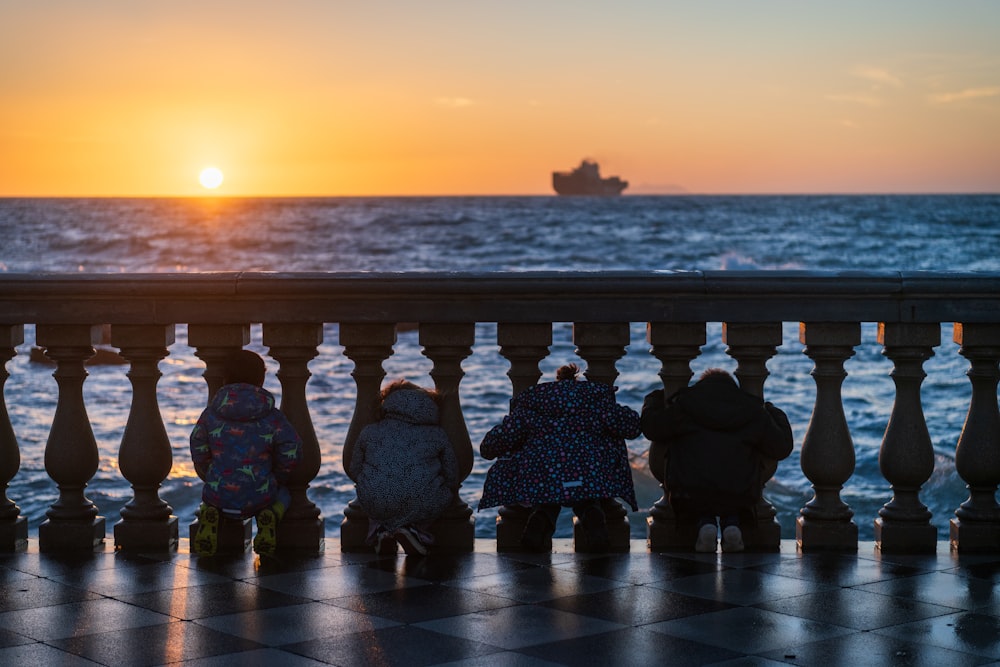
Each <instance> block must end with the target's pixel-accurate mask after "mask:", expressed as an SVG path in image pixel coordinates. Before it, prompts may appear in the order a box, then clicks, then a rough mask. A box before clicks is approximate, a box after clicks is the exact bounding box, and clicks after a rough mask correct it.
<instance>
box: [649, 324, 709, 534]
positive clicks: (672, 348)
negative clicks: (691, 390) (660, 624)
mask: <svg viewBox="0 0 1000 667" xmlns="http://www.w3.org/2000/svg"><path fill="white" fill-rule="evenodd" d="M646 340H647V341H648V342H649V344H650V345H651V348H650V354H652V355H653V356H654V357H656V358H657V359H658V360H659V361H660V371H659V376H660V380H661V381H662V382H663V398H664V400H666V399H668V398H670V396H672V395H673V394H674V393H675V392H677V391H678V390H680V389H683V388H684V387H686V386H688V384H689V383H690V382H691V376H692V375H693V373H692V372H691V362H692V361H693V360H694V359H695V358H697V357H698V355H699V354H700V353H701V348H702V346H703V345H704V344H705V342H706V338H705V323H704V322H650V323H648V324H647V325H646ZM667 454H668V453H667V446H666V444H665V443H662V442H651V443H650V445H649V471H650V472H651V473H652V475H653V477H655V478H656V479H657V480H659V482H660V484H661V485H662V486H663V497H661V498H660V499H659V500H657V501H656V503H655V504H654V505H653V507H652V509H651V510H650V512H649V517H648V518H647V519H646V536H647V540H648V542H649V548H650V550H651V551H660V552H662V551H691V550H692V549H693V548H694V542H695V538H696V535H695V532H696V529H697V526H695V523H694V520H693V519H690V520H687V521H684V520H681V521H679V520H678V517H677V515H676V513H675V512H674V509H673V507H671V506H670V501H669V499H668V488H667V485H666V481H667V480H666V465H667V458H668V455H667Z"/></svg>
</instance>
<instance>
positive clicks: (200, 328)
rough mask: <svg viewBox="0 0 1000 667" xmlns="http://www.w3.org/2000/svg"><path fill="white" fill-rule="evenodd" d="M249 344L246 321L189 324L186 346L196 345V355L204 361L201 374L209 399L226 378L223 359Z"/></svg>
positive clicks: (248, 328) (210, 399) (209, 400)
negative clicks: (239, 322)
mask: <svg viewBox="0 0 1000 667" xmlns="http://www.w3.org/2000/svg"><path fill="white" fill-rule="evenodd" d="M249 343H250V326H249V325H247V324H189V325H188V345H191V346H192V347H194V348H195V352H194V354H195V356H196V357H198V358H199V359H201V360H202V361H204V362H205V372H204V373H202V377H204V378H205V382H206V383H207V384H208V400H206V401H205V403H206V404H207V403H211V402H212V397H213V396H215V393H216V392H217V391H219V389H221V388H222V383H223V381H224V378H225V368H224V366H225V361H226V357H228V356H229V355H230V354H232V353H233V352H235V351H236V350H239V349H240V348H242V347H245V346H246V345H248V344H249Z"/></svg>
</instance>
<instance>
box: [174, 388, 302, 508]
mask: <svg viewBox="0 0 1000 667" xmlns="http://www.w3.org/2000/svg"><path fill="white" fill-rule="evenodd" d="M191 459H192V461H193V462H194V465H195V469H196V470H197V471H198V474H199V475H200V476H201V477H202V479H204V480H205V488H204V490H203V491H202V500H203V501H204V502H205V503H207V504H209V505H212V506H214V507H217V508H219V509H221V510H231V511H233V512H239V514H240V515H241V516H243V517H250V516H253V515H255V514H256V513H257V512H259V511H260V510H262V509H264V508H266V507H269V506H271V505H273V504H274V503H275V502H281V503H282V504H283V505H284V506H285V507H286V508H287V507H288V504H289V502H290V501H291V496H290V494H289V492H288V489H287V488H286V487H285V485H286V483H287V482H288V475H289V474H290V473H291V472H292V470H293V469H294V468H295V466H296V465H298V463H299V462H300V461H301V460H302V440H301V439H300V438H299V436H298V434H297V433H296V432H295V429H294V428H292V425H291V424H290V423H289V422H288V419H286V418H285V415H284V414H282V413H281V411H279V410H278V409H277V408H276V407H274V396H273V395H271V393H270V392H269V391H267V390H266V389H264V388H262V387H257V386H255V385H252V384H243V383H238V384H227V385H226V386H224V387H222V388H221V389H220V390H219V391H218V392H216V394H215V396H214V397H213V398H212V402H211V403H210V404H209V406H208V407H207V408H205V410H204V412H202V413H201V416H200V417H199V418H198V423H197V424H195V427H194V430H193V431H192V432H191Z"/></svg>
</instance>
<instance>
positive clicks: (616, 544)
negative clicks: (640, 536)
mask: <svg viewBox="0 0 1000 667" xmlns="http://www.w3.org/2000/svg"><path fill="white" fill-rule="evenodd" d="M607 525H608V538H609V542H610V546H609V547H608V552H609V553H616V554H627V553H628V552H629V548H630V546H631V545H630V543H631V540H632V525H631V524H630V523H629V521H628V516H626V517H625V518H623V519H622V520H621V521H615V520H613V518H611V517H609V518H608V524H607ZM573 551H575V552H577V553H592V552H593V550H592V549H591V548H590V540H588V539H587V531H586V530H584V529H583V526H582V525H581V523H580V517H577V516H575V517H573Z"/></svg>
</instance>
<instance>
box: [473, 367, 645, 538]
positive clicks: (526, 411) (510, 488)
mask: <svg viewBox="0 0 1000 667" xmlns="http://www.w3.org/2000/svg"><path fill="white" fill-rule="evenodd" d="M578 373H579V368H577V366H576V364H568V365H566V366H562V367H561V368H559V370H558V371H556V381H555V382H543V383H541V384H537V385H535V386H533V387H530V388H528V389H526V390H524V391H523V392H521V393H520V394H518V395H517V396H516V397H515V398H514V400H512V401H511V411H510V414H509V415H507V416H506V417H504V418H503V421H502V422H501V423H500V424H498V425H496V426H494V427H493V428H492V429H490V431H489V432H488V433H487V434H486V436H485V437H484V438H483V442H482V445H480V453H481V454H482V455H483V458H486V459H497V461H496V463H494V464H493V465H492V466H490V469H489V471H488V472H487V474H486V482H485V484H484V485H483V497H482V500H481V501H480V502H479V508H480V509H483V508H485V507H495V506H497V505H528V506H530V507H531V514H529V515H528V520H527V524H526V526H525V529H524V533H523V535H522V536H521V546H522V547H524V548H525V549H527V550H529V551H544V550H546V549H548V548H549V544H550V539H551V537H552V533H553V532H554V531H555V522H556V518H557V517H558V516H559V512H560V510H561V508H562V507H563V506H569V507H572V508H573V512H574V514H576V516H577V517H579V518H580V522H581V525H582V527H583V529H584V530H585V531H586V533H587V537H588V544H589V545H590V550H591V551H606V550H607V549H608V548H609V547H610V544H609V536H608V530H607V523H606V519H605V516H604V511H603V510H602V509H601V501H602V500H603V499H610V498H615V497H617V498H621V499H622V500H624V501H625V502H627V503H628V504H629V505H630V506H631V507H632V509H633V511H635V510H638V506H637V504H636V500H635V489H634V487H633V485H632V468H631V467H630V466H629V462H628V449H627V448H626V446H625V440H624V439H625V438H637V437H639V433H640V431H639V413H637V412H636V411H635V410H633V409H632V408H630V407H628V406H625V405H621V404H619V403H617V402H616V401H615V391H616V388H615V387H612V386H610V385H606V384H602V383H599V382H577V375H578Z"/></svg>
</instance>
